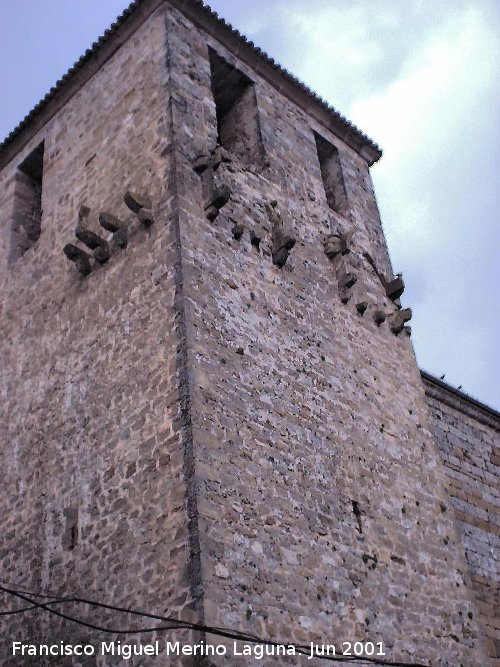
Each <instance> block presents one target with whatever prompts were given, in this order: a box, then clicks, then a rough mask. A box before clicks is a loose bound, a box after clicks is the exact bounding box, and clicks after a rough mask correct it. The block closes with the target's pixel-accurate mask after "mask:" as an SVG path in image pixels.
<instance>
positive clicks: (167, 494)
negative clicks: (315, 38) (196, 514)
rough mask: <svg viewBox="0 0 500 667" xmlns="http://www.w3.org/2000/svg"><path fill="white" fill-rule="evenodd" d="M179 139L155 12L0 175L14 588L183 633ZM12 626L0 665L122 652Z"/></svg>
mask: <svg viewBox="0 0 500 667" xmlns="http://www.w3.org/2000/svg"><path fill="white" fill-rule="evenodd" d="M170 136H171V135H170V130H169V120H168V72H167V69H166V34H165V16H164V12H163V11H162V10H160V11H157V12H156V13H155V14H154V15H153V16H151V17H150V18H149V19H148V20H147V21H145V22H144V23H143V24H142V25H140V26H139V27H138V29H137V31H136V32H135V33H134V34H133V36H132V37H131V38H130V39H128V40H127V41H126V43H125V44H124V45H123V46H122V47H121V48H120V49H119V50H118V51H117V52H116V53H115V55H114V56H113V57H112V58H111V59H110V60H109V61H108V62H107V63H106V64H105V65H104V66H103V67H101V69H100V70H99V71H98V72H97V73H96V74H95V75H94V76H93V77H92V78H91V79H90V80H89V81H88V82H87V83H86V84H85V85H84V86H83V87H82V88H81V89H79V90H78V91H77V92H76V94H75V95H74V96H73V97H72V99H71V100H70V101H69V102H68V103H67V104H66V105H65V106H64V107H63V108H62V109H61V110H60V111H59V112H58V113H57V114H56V115H55V116H54V117H53V118H52V119H51V120H50V121H49V122H48V123H47V124H46V125H45V126H44V127H43V129H42V130H41V131H40V132H39V133H37V134H36V135H35V136H34V137H33V138H32V139H31V140H30V142H29V143H28V145H27V146H26V147H25V148H24V149H23V150H22V151H21V152H20V154H19V155H18V156H16V158H15V159H14V160H13V161H12V163H11V164H10V165H9V166H8V167H6V168H5V169H4V170H2V172H1V174H0V183H1V185H0V193H1V194H0V197H1V202H0V211H1V226H2V238H4V240H5V246H2V262H1V266H2V270H1V272H0V285H1V287H0V291H1V294H2V313H1V322H0V328H1V331H2V340H1V343H0V367H1V368H2V385H1V387H2V402H1V408H0V430H1V432H2V434H3V435H2V445H1V461H2V470H3V473H2V475H3V476H2V494H1V498H0V522H1V525H2V542H1V545H0V557H1V563H2V579H3V580H4V581H5V580H8V581H10V582H11V583H13V584H14V585H17V586H19V587H20V588H23V589H28V590H35V591H38V590H40V589H42V590H46V591H49V592H50V593H51V594H53V595H62V596H68V597H73V596H75V595H77V596H83V597H86V598H90V599H94V600H98V601H102V602H106V603H112V604H115V605H122V606H127V607H128V606H130V607H134V608H140V609H147V610H150V611H156V612H158V613H165V612H168V613H169V614H172V615H176V614H178V613H181V612H182V613H183V614H184V615H185V616H186V615H188V614H189V609H190V608H191V607H192V606H193V604H194V603H193V595H192V589H191V577H190V573H189V563H190V555H189V554H190V546H189V530H188V517H187V511H186V485H185V482H184V479H185V477H184V465H185V460H184V448H185V442H186V433H185V429H184V424H185V420H184V419H182V417H181V407H180V406H181V396H182V394H183V392H185V387H183V384H182V374H181V373H180V372H179V363H180V362H179V353H180V352H179V351H180V349H182V331H181V327H180V324H179V317H178V312H179V308H178V306H177V305H176V299H177V291H178V286H177V282H178V280H177V278H176V271H177V268H178V242H177V239H176V234H175V225H173V217H172V216H173V210H172V203H171V201H172V199H171V197H172V184H171V178H170V173H171V171H172V169H171V157H170V154H169V152H168V146H169V144H170ZM41 142H43V143H41ZM40 146H42V147H43V148H44V150H41V149H40V148H39V147H40ZM37 147H38V148H37ZM27 156H30V157H29V158H28V157H27ZM35 158H36V160H35ZM42 161H43V179H42V178H41V166H42ZM21 178H23V179H24V180H23V187H24V188H27V187H31V184H32V183H36V185H37V186H39V185H40V184H41V185H42V189H43V192H42V201H43V215H42V217H41V228H40V229H39V232H40V233H39V234H38V238H37V239H35V238H33V239H32V241H33V242H32V244H31V245H30V247H29V248H27V249H26V248H23V250H25V252H24V253H23V254H22V255H21V254H20V255H19V256H18V257H17V258H16V261H14V262H11V263H10V264H8V263H7V262H6V261H4V260H6V257H7V256H8V252H9V247H10V244H9V243H8V242H7V241H8V237H9V234H11V232H13V231H15V232H16V233H17V231H18V230H17V224H18V222H20V218H19V217H18V214H19V212H20V204H19V202H20V197H21V194H20V190H19V182H20V179H21ZM32 190H33V193H34V192H35V187H34V185H33V188H32ZM126 190H133V191H134V192H139V193H143V194H144V195H147V197H148V198H150V199H151V202H152V206H153V215H154V220H155V222H154V224H153V225H151V226H149V227H147V226H146V225H143V224H141V223H140V222H138V219H137V216H136V214H134V213H133V212H132V211H131V210H130V209H129V208H128V207H127V206H126V205H125V203H124V193H125V191H126ZM36 195H37V197H38V198H39V189H37V191H36ZM23 201H24V200H23ZM26 201H27V200H26ZM28 204H29V202H28V203H27V204H26V207H25V208H26V212H27V213H29V211H31V208H30V205H28ZM83 207H85V208H83ZM79 211H80V214H81V215H80V217H79ZM102 212H109V213H112V214H114V215H115V216H116V217H117V218H119V219H120V220H122V221H123V223H124V224H125V226H126V228H127V230H128V239H127V245H126V247H119V246H116V245H113V239H112V236H113V235H112V234H111V233H110V232H108V231H106V230H105V229H103V228H102V227H101V225H100V224H99V220H98V218H99V214H100V213H102ZM82 215H84V219H83V218H82V217H81V216H82ZM77 224H80V225H85V228H86V229H88V230H91V231H92V232H93V233H94V234H97V235H99V236H100V237H101V238H103V239H107V240H108V241H109V245H110V248H112V252H111V257H110V259H109V261H107V263H105V264H103V265H100V264H99V263H97V262H95V261H94V259H93V257H92V251H91V250H90V249H89V248H88V247H86V246H85V245H84V244H82V243H81V242H80V241H79V240H78V239H77V238H76V236H75V228H76V226H77ZM23 229H25V227H24V228H23ZM68 243H72V244H76V245H77V246H78V247H80V248H81V249H82V251H83V252H85V253H87V254H88V255H89V256H90V261H91V264H92V272H91V273H90V275H88V276H82V275H81V274H80V273H79V272H78V270H77V269H76V268H75V265H74V264H73V263H72V262H70V261H69V260H68V259H67V257H65V255H64V254H63V247H65V245H66V244H68ZM4 253H5V254H4ZM2 600H3V602H2V606H3V607H6V606H8V607H9V608H14V606H15V603H14V602H12V601H11V600H10V599H4V598H3V597H2ZM64 611H65V612H66V613H69V614H73V615H76V616H78V617H83V618H85V617H87V618H90V617H91V618H92V620H93V622H95V623H97V624H103V625H105V626H112V627H120V626H122V625H123V623H129V622H130V619H127V620H125V621H123V622H122V621H117V618H116V615H110V614H107V613H104V612H103V611H102V610H101V611H98V610H95V609H94V610H93V611H92V613H91V615H89V610H88V609H86V608H85V607H81V606H77V605H66V606H65V609H64ZM0 625H1V630H0V635H1V638H2V639H1V647H0V655H1V658H0V664H2V665H11V664H20V662H19V660H18V658H14V657H12V650H11V642H12V641H13V640H16V639H18V640H23V641H28V640H29V641H31V642H33V643H38V642H40V643H44V642H48V643H51V642H52V641H57V643H58V642H59V641H61V640H62V641H67V642H68V641H69V642H73V643H75V642H81V641H84V642H85V641H90V642H92V643H97V644H98V642H99V641H100V640H101V639H106V640H107V641H110V640H111V639H112V638H113V637H112V636H111V637H109V636H105V635H103V636H100V635H99V633H92V632H90V631H86V630H82V629H81V628H79V627H78V626H76V625H74V624H64V623H63V622H62V621H61V620H58V619H55V618H54V617H50V616H47V615H46V614H40V613H39V612H32V613H30V614H25V615H23V616H22V617H21V616H19V617H17V616H16V617H13V618H3V619H1V621H0ZM179 638H184V639H186V640H187V635H182V634H181V635H179ZM116 639H117V638H116ZM121 639H123V638H121ZM9 656H10V658H9ZM159 659H160V660H161V658H159ZM88 663H89V664H93V663H92V659H89V661H88ZM37 664H39V663H38V661H37ZM61 664H68V663H67V662H66V663H65V662H63V661H61ZM179 664H180V663H179Z"/></svg>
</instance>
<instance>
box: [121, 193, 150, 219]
mask: <svg viewBox="0 0 500 667" xmlns="http://www.w3.org/2000/svg"><path fill="white" fill-rule="evenodd" d="M123 200H124V201H125V204H126V205H127V206H128V208H129V209H130V210H131V211H133V212H134V213H135V214H136V216H137V218H138V220H139V222H141V223H142V224H143V225H144V226H145V227H151V225H152V224H153V223H154V218H153V213H152V211H151V209H152V208H153V204H152V202H151V199H150V198H149V197H146V196H144V195H140V194H137V193H136V192H131V191H130V190H127V192H126V193H125V195H124V197H123Z"/></svg>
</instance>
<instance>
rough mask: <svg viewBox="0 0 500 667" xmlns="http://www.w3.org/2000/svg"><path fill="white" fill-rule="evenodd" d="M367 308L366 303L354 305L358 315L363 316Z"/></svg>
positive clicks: (361, 302)
mask: <svg viewBox="0 0 500 667" xmlns="http://www.w3.org/2000/svg"><path fill="white" fill-rule="evenodd" d="M367 308H368V301H360V302H359V303H357V304H356V310H357V311H358V313H359V314H360V315H364V313H365V311H366V309H367Z"/></svg>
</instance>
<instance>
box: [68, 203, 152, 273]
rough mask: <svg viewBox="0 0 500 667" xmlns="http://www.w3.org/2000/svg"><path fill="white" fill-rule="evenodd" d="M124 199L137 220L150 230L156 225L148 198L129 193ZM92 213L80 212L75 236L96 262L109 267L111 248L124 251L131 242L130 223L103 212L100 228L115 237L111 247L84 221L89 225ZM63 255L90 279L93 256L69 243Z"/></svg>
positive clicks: (100, 217)
mask: <svg viewBox="0 0 500 667" xmlns="http://www.w3.org/2000/svg"><path fill="white" fill-rule="evenodd" d="M123 199H124V202H125V204H126V205H127V207H128V208H129V209H130V210H131V211H132V212H133V213H135V215H136V216H137V219H138V221H139V222H140V223H141V224H142V225H143V226H144V227H150V226H151V225H152V224H153V223H154V218H153V214H152V211H151V209H152V202H151V199H150V198H149V197H146V196H144V195H140V194H137V193H135V192H131V191H130V190H127V192H126V193H125V195H124V197H123ZM89 214H90V209H89V208H88V207H87V206H80V208H79V210H78V224H77V226H76V229H75V236H76V238H77V239H78V240H79V241H81V242H82V243H83V244H84V245H86V246H87V248H90V250H92V253H93V256H94V259H95V261H96V262H97V263H98V264H106V262H108V261H109V259H110V257H111V254H112V253H111V251H112V247H114V248H121V249H123V248H126V247H127V245H128V240H129V239H128V236H129V228H128V223H126V222H124V221H123V220H121V219H120V218H118V217H117V216H116V215H113V214H112V213H108V212H102V213H100V214H99V224H100V226H101V227H102V228H103V229H105V230H106V231H108V232H111V233H112V234H113V236H112V246H110V242H109V241H108V240H106V239H104V238H102V237H101V236H99V234H96V233H95V232H93V231H91V230H90V229H88V228H87V226H85V225H84V222H85V224H86V220H87V218H88V217H89ZM63 252H64V254H65V255H66V257H67V258H68V259H69V260H70V261H72V262H74V263H75V266H76V268H77V269H78V271H79V272H80V273H81V274H82V275H84V276H88V275H89V273H91V272H92V269H93V265H92V263H91V261H90V260H91V255H89V254H88V253H86V252H84V251H83V250H82V249H81V248H79V247H78V246H76V245H74V244H72V243H68V244H67V245H66V246H64V248H63Z"/></svg>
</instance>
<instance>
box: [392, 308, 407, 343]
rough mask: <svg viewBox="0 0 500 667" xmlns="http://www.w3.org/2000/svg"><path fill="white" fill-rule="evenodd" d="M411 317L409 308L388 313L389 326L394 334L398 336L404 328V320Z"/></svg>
mask: <svg viewBox="0 0 500 667" xmlns="http://www.w3.org/2000/svg"><path fill="white" fill-rule="evenodd" d="M411 318H412V312H411V308H403V309H402V310H397V311H396V312H395V313H392V315H389V320H388V321H389V328H390V330H391V331H392V333H393V334H394V335H395V336H398V335H399V334H400V333H401V332H402V331H403V329H404V328H405V324H406V322H409V321H410V320H411Z"/></svg>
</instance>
